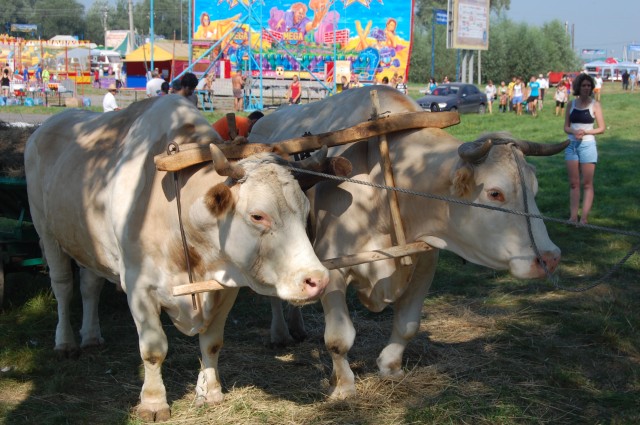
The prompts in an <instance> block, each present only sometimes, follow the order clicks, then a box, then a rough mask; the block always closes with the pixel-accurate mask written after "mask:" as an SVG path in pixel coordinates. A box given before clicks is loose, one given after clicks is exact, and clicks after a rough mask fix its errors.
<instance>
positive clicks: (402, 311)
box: [377, 252, 438, 379]
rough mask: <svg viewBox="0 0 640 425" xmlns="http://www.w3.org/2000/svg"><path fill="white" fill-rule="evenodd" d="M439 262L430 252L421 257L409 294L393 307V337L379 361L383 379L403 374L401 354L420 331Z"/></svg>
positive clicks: (436, 254)
mask: <svg viewBox="0 0 640 425" xmlns="http://www.w3.org/2000/svg"><path fill="white" fill-rule="evenodd" d="M437 261H438V253H437V252H428V253H425V254H423V255H421V256H420V257H418V262H417V264H416V269H415V270H414V272H413V277H412V279H411V281H410V282H409V284H408V285H407V289H406V292H405V293H404V294H402V296H401V297H400V298H399V299H398V300H396V302H395V303H394V305H393V309H394V310H393V330H392V331H391V338H390V339H389V342H388V344H387V346H386V347H385V348H384V349H383V350H382V352H381V353H380V356H378V359H377V364H378V369H379V371H380V377H382V378H386V379H399V378H401V377H402V376H403V375H404V372H403V371H402V355H403V354H404V350H405V348H406V346H407V343H408V342H409V341H410V340H411V339H412V338H413V337H414V336H415V335H416V334H417V333H418V330H419V329H420V319H421V317H422V306H423V304H424V299H425V298H426V296H427V293H428V292H429V287H430V286H431V282H432V281H433V276H434V274H435V270H436V263H437Z"/></svg>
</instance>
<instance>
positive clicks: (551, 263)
mask: <svg viewBox="0 0 640 425" xmlns="http://www.w3.org/2000/svg"><path fill="white" fill-rule="evenodd" d="M540 256H541V257H542V258H536V266H537V267H538V268H539V272H540V274H541V275H542V276H544V267H542V264H544V265H545V266H547V270H549V272H550V273H553V272H554V271H555V270H556V268H557V267H558V264H559V263H560V257H561V255H560V251H557V252H552V251H546V252H543V253H541V255H540Z"/></svg>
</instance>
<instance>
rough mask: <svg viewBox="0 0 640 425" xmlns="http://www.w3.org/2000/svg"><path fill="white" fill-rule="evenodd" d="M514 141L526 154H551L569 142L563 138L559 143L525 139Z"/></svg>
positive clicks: (560, 150) (557, 151)
mask: <svg viewBox="0 0 640 425" xmlns="http://www.w3.org/2000/svg"><path fill="white" fill-rule="evenodd" d="M514 143H515V144H516V146H518V148H519V149H520V150H521V151H522V153H523V154H525V155H527V156H551V155H555V154H557V153H560V152H562V151H563V150H564V149H565V148H566V147H567V146H568V145H569V143H570V141H569V140H565V141H564V142H560V143H552V144H551V143H536V142H529V141H526V140H515V141H514Z"/></svg>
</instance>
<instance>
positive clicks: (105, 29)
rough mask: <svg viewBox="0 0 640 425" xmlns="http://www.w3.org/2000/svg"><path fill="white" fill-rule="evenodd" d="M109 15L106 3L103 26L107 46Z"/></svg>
mask: <svg viewBox="0 0 640 425" xmlns="http://www.w3.org/2000/svg"><path fill="white" fill-rule="evenodd" d="M108 16H109V9H108V8H107V6H106V5H105V6H104V8H103V9H102V27H103V28H104V46H105V47H107V17H108Z"/></svg>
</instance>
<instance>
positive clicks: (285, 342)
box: [267, 332, 294, 349]
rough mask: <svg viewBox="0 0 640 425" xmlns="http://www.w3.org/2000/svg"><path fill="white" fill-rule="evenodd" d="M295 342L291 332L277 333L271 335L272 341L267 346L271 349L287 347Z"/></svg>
mask: <svg viewBox="0 0 640 425" xmlns="http://www.w3.org/2000/svg"><path fill="white" fill-rule="evenodd" d="M293 344H294V339H293V338H291V336H290V335H289V333H288V332H287V334H286V335H275V336H272V337H271V341H269V342H268V343H267V347H269V348H271V349H277V348H285V347H288V346H290V345H293Z"/></svg>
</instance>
